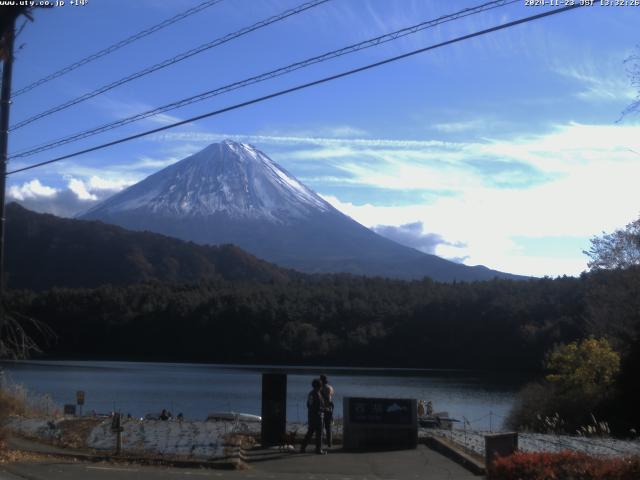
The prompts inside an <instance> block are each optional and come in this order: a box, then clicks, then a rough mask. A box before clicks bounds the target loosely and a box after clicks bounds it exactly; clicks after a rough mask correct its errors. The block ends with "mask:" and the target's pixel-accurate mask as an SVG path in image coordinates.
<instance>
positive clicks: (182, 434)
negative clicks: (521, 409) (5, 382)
mask: <svg viewBox="0 0 640 480" xmlns="http://www.w3.org/2000/svg"><path fill="white" fill-rule="evenodd" d="M82 422H84V423H85V425H84V430H82V431H81V432H75V431H74V424H75V425H80V423H82ZM87 423H88V424H89V425H88V426H87V425H86V424H87ZM122 426H123V433H122V449H123V451H126V452H129V453H140V454H145V455H149V454H152V455H153V454H156V455H161V456H165V455H166V456H177V457H184V458H193V459H215V458H222V457H224V456H225V455H227V452H226V450H225V446H226V444H227V439H228V438H229V437H230V436H235V435H244V436H246V437H247V438H253V439H255V438H256V437H259V434H260V424H259V423H249V422H233V421H218V422H212V421H209V422H208V421H189V420H184V421H176V420H169V421H162V420H138V419H129V420H126V421H124V422H123V424H122ZM7 427H8V428H9V429H10V430H11V431H12V432H14V433H15V434H17V435H20V436H24V437H26V438H34V439H37V440H39V441H43V442H46V443H51V444H54V445H57V446H65V445H64V443H65V438H66V437H69V436H70V437H73V436H74V435H75V437H73V438H75V439H76V440H77V442H78V443H77V444H76V445H75V447H80V448H84V449H89V450H91V451H98V452H106V451H111V450H113V449H114V448H115V443H116V436H115V434H114V433H113V432H112V431H111V419H110V418H107V419H98V418H91V417H76V418H64V417H62V418H57V419H54V418H51V417H49V418H45V417H40V418H22V417H12V418H11V420H10V421H9V422H8V425H7ZM89 427H90V428H89ZM65 429H66V430H67V432H65ZM306 429H307V426H306V424H305V423H302V422H287V434H288V435H287V441H291V440H292V439H295V443H298V444H299V442H300V440H301V439H302V437H303V436H304V434H305V433H306ZM489 433H490V432H488V431H483V430H467V431H464V430H439V429H426V428H420V429H418V436H419V439H420V440H422V441H426V439H427V438H428V437H440V438H446V439H447V440H449V441H452V442H453V443H455V444H456V445H457V446H459V447H460V448H462V449H463V450H466V451H468V452H470V453H472V454H474V455H479V456H481V457H484V435H485V434H489ZM492 433H495V432H492ZM83 435H84V438H80V437H82V436H83ZM334 437H335V440H336V443H338V444H340V443H341V441H342V425H341V424H340V423H336V425H335V426H334ZM518 444H519V449H520V450H521V451H524V452H560V451H573V452H582V453H586V454H588V455H592V456H597V457H627V456H638V455H640V439H636V440H621V439H614V438H606V437H579V436H573V435H552V434H540V433H528V432H522V433H519V434H518ZM277 448H280V449H281V450H282V449H286V450H289V451H293V450H295V445H285V444H283V445H281V446H279V447H277Z"/></svg>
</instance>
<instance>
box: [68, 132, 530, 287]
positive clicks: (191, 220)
mask: <svg viewBox="0 0 640 480" xmlns="http://www.w3.org/2000/svg"><path fill="white" fill-rule="evenodd" d="M80 218H82V219H88V220H101V221H104V222H107V223H112V224H116V225H120V226H122V227H125V228H128V229H131V230H148V231H152V232H157V233H162V234H165V235H169V236H172V237H176V238H181V239H183V240H189V241H193V242H196V243H199V244H211V245H217V244H227V243H232V244H235V245H238V246H239V247H241V248H242V249H244V250H247V251H248V252H251V253H252V254H254V255H256V256H258V257H259V258H263V259H265V260H268V261H270V262H274V263H276V264H278V265H281V266H284V267H290V268H294V269H297V270H300V271H303V272H313V273H328V272H350V273H355V274H363V275H376V276H384V277H394V278H405V279H414V278H422V277H425V276H427V277H430V278H432V279H434V280H440V281H453V280H465V281H472V280H487V279H491V278H494V277H502V278H522V277H517V276H515V275H510V274H506V273H502V272H498V271H495V270H490V269H488V268H486V267H482V266H477V267H469V266H466V265H462V264H458V263H454V262H451V261H448V260H444V259H442V258H439V257H437V256H435V255H429V254H426V253H423V252H420V251H418V250H414V249H412V248H409V247H405V246H402V245H400V244H397V243H395V242H393V241H391V240H389V239H386V238H384V237H381V236H380V235H378V234H376V233H374V232H373V231H371V230H369V229H368V228H366V227H364V226H362V225H360V224H359V223H357V222H355V221H354V220H352V219H351V218H349V217H347V216H346V215H344V214H342V213H341V212H339V211H338V210H336V209H335V208H333V207H332V206H331V205H330V204H329V203H327V202H326V201H325V200H323V199H322V198H321V197H320V196H319V195H317V194H316V193H315V192H313V191H312V190H310V189H309V188H307V187H306V186H305V185H303V184H302V183H301V182H299V181H298V180H296V179H295V178H294V177H293V175H291V174H290V173H289V172H287V171H286V170H285V169H284V168H282V167H280V166H279V165H278V164H277V163H276V162H274V161H273V160H271V159H270V158H269V157H267V156H266V155H265V154H264V153H262V152H261V151H259V150H257V149H256V148H254V147H252V146H251V145H246V144H240V143H236V142H232V141H230V140H226V141H224V142H221V143H216V144H212V145H210V146H208V147H207V148H205V149H204V150H202V151H200V152H198V153H196V154H194V155H192V156H190V157H187V158H185V159H184V160H181V161H180V162H177V163H175V164H173V165H171V166H169V167H167V168H165V169H163V170H161V171H159V172H157V173H155V174H153V175H151V176H149V177H147V178H146V179H144V180H142V181H141V182H139V183H137V184H135V185H133V186H131V187H129V188H127V189H126V190H124V191H122V192H120V193H118V194H116V195H114V196H113V197H110V198H109V199H107V200H105V201H104V202H102V203H100V204H98V205H96V206H95V207H94V208H92V209H91V210H89V211H88V212H86V213H85V214H84V215H82V216H81V217H80Z"/></svg>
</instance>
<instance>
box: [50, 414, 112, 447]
mask: <svg viewBox="0 0 640 480" xmlns="http://www.w3.org/2000/svg"><path fill="white" fill-rule="evenodd" d="M101 422H102V420H101V419H98V418H74V419H68V420H62V421H61V422H59V423H58V425H57V427H58V428H59V429H60V431H61V433H62V435H61V437H60V441H59V443H58V444H59V445H60V446H61V447H64V448H76V449H80V448H87V439H88V438H89V434H90V433H91V431H92V430H93V429H94V428H95V427H97V426H98V425H99V424H100V423H101Z"/></svg>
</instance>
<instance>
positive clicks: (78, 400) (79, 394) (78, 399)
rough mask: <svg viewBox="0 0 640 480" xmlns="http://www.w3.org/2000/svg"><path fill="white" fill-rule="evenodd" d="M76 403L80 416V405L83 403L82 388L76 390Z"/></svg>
mask: <svg viewBox="0 0 640 480" xmlns="http://www.w3.org/2000/svg"><path fill="white" fill-rule="evenodd" d="M76 404H77V405H78V407H79V410H80V416H82V406H83V405H84V390H78V391H77V392H76Z"/></svg>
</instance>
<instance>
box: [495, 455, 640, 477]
mask: <svg viewBox="0 0 640 480" xmlns="http://www.w3.org/2000/svg"><path fill="white" fill-rule="evenodd" d="M488 478H489V479H491V480H638V479H640V457H631V458H621V457H617V458H599V457H591V456H589V455H586V454H583V453H575V452H561V453H544V452H538V453H523V452H517V453H515V454H513V455H510V456H508V457H501V458H498V459H496V460H495V461H494V462H493V465H492V466H491V468H490V470H489V472H488Z"/></svg>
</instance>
